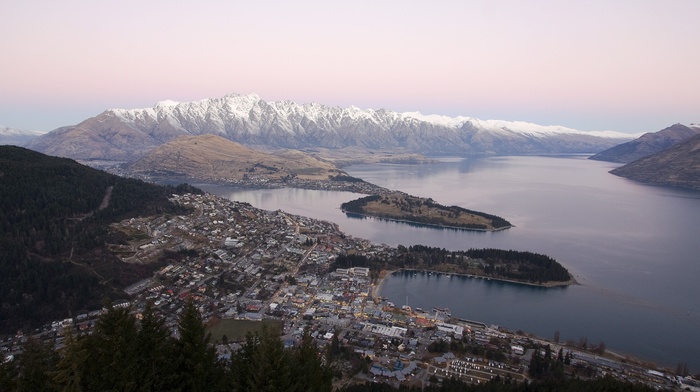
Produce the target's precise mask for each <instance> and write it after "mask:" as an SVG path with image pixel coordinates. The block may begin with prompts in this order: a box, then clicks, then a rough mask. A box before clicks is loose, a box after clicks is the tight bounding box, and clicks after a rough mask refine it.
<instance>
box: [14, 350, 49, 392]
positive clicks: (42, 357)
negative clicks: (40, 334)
mask: <svg viewBox="0 0 700 392" xmlns="http://www.w3.org/2000/svg"><path fill="white" fill-rule="evenodd" d="M57 361H58V356H57V355H56V353H55V352H54V350H53V349H52V348H51V347H49V346H47V345H44V344H42V343H41V342H39V341H37V340H35V339H34V338H30V339H29V341H27V343H26V344H25V345H24V350H23V351H22V354H21V356H20V357H19V369H18V370H19V374H18V378H17V389H16V390H17V391H18V392H25V391H26V392H41V391H50V390H51V377H50V373H51V372H52V371H53V370H54V369H55V367H56V362H57Z"/></svg>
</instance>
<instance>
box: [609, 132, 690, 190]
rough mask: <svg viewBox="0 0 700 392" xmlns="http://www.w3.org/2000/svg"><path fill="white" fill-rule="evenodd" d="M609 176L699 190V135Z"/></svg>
mask: <svg viewBox="0 0 700 392" xmlns="http://www.w3.org/2000/svg"><path fill="white" fill-rule="evenodd" d="M610 173H612V174H615V175H617V176H621V177H626V178H629V179H632V180H636V181H641V182H646V183H650V184H658V185H671V186H679V187H684V188H692V189H700V135H696V136H693V137H692V138H690V139H688V140H686V141H684V142H680V143H678V144H676V145H674V146H672V147H669V148H667V149H665V150H663V151H661V152H659V153H656V154H654V155H650V156H648V157H645V158H642V159H639V160H636V161H634V162H631V163H628V164H626V165H624V166H621V167H618V168H616V169H614V170H612V171H611V172H610Z"/></svg>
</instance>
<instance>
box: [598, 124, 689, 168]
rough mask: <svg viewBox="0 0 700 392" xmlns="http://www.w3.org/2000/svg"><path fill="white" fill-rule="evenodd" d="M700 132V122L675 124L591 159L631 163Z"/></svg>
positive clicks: (602, 152) (600, 153)
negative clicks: (687, 124)
mask: <svg viewBox="0 0 700 392" xmlns="http://www.w3.org/2000/svg"><path fill="white" fill-rule="evenodd" d="M697 134H700V124H690V125H689V126H686V125H683V124H673V125H671V126H670V127H667V128H664V129H662V130H660V131H658V132H653V133H652V132H650V133H645V134H644V135H642V136H640V137H639V138H637V139H635V140H631V141H629V142H627V143H623V144H620V145H617V146H614V147H612V148H609V149H607V150H605V151H601V152H599V153H597V154H595V155H593V156H591V157H590V158H589V159H593V160H597V161H608V162H618V163H630V162H633V161H636V160H638V159H641V158H644V157H647V156H650V155H653V154H656V153H658V152H661V151H663V150H664V149H666V148H669V147H671V146H673V145H675V144H678V143H680V142H683V141H685V140H688V139H690V138H691V137H693V136H695V135H697Z"/></svg>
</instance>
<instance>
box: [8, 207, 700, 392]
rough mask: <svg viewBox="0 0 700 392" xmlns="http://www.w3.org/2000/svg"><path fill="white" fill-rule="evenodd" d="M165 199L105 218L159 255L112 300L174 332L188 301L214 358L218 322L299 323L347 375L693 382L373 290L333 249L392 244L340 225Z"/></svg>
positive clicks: (394, 379)
mask: <svg viewBox="0 0 700 392" xmlns="http://www.w3.org/2000/svg"><path fill="white" fill-rule="evenodd" d="M171 201H172V202H173V203H177V204H180V205H182V206H185V207H189V208H190V211H191V213H190V214H188V215H173V216H157V217H148V218H132V219H128V220H125V221H122V222H119V223H116V224H113V229H115V230H119V231H121V232H122V233H124V234H125V235H127V236H128V238H130V241H129V242H128V244H113V245H111V246H110V249H111V251H112V252H113V253H115V254H117V255H118V256H119V257H120V258H121V259H122V260H123V261H124V262H127V263H140V264H153V263H161V264H163V265H162V267H160V268H159V269H158V270H157V271H156V273H155V274H154V275H153V276H152V277H151V278H149V279H145V280H142V281H139V282H137V283H136V284H133V285H131V286H130V287H127V288H126V289H125V292H126V293H127V294H128V295H129V296H130V298H129V300H124V301H120V302H115V303H113V304H112V306H115V307H128V308H130V309H131V310H132V312H134V313H135V314H136V315H137V317H138V315H139V314H140V313H141V312H143V310H144V309H145V307H146V304H147V303H150V304H152V306H153V307H154V308H155V309H156V311H157V312H158V313H159V314H160V315H162V317H164V318H165V319H166V325H167V326H168V327H169V328H171V330H172V331H173V333H176V331H177V328H176V327H177V322H178V315H179V313H180V312H181V310H182V308H183V306H184V304H185V302H186V301H192V302H193V303H194V304H195V305H196V306H197V308H198V309H199V311H200V313H201V314H202V317H203V319H204V320H208V325H209V326H210V327H211V330H212V331H213V332H212V336H213V338H214V339H213V341H215V342H216V349H217V353H218V355H219V357H220V358H221V359H225V358H227V356H230V353H231V351H232V350H236V349H237V348H238V347H240V340H237V339H235V338H231V337H232V336H233V335H231V334H229V335H228V336H227V334H226V333H223V334H222V333H219V332H216V331H227V330H230V328H228V329H227V325H235V323H240V322H249V323H263V322H269V323H274V324H275V325H277V326H279V328H280V330H281V338H282V340H283V341H284V343H285V345H286V346H293V345H295V344H296V343H297V342H298V340H299V339H300V338H301V336H302V334H303V332H304V330H305V329H308V330H310V331H311V334H312V336H313V337H314V338H315V340H316V343H317V344H318V346H319V348H320V349H323V350H329V349H333V348H336V349H337V347H339V346H342V347H344V348H345V350H346V351H350V352H352V353H353V355H354V357H355V358H356V359H358V360H357V361H354V362H353V361H349V360H347V361H345V363H344V365H342V366H339V367H338V369H339V370H338V373H337V374H338V376H339V377H336V378H337V380H336V381H337V382H339V383H345V384H349V383H352V382H367V381H369V382H384V383H389V384H392V385H394V386H399V385H400V384H406V385H413V386H424V385H428V384H429V383H439V382H440V381H441V380H443V379H446V378H456V379H459V380H461V381H464V382H467V383H472V384H482V383H486V382H489V381H492V380H513V381H516V382H522V381H526V380H529V379H530V377H531V375H532V366H531V365H532V362H533V361H539V360H540V359H542V358H548V357H549V358H550V359H552V358H553V359H552V360H555V361H556V360H559V361H560V362H561V363H562V367H564V364H565V365H566V369H567V371H569V372H571V373H572V374H574V375H576V376H578V377H584V378H593V377H598V376H602V375H611V376H613V377H615V378H618V379H621V380H626V381H633V382H641V383H645V384H648V385H651V386H653V387H656V388H683V389H686V388H689V389H691V390H700V384H698V383H697V382H695V381H694V380H693V379H691V378H681V377H676V376H675V375H674V374H673V372H671V371H669V370H663V369H657V368H655V367H654V366H651V365H644V364H642V363H641V362H639V361H635V360H633V359H631V358H627V357H624V356H617V355H615V354H613V353H610V352H607V351H606V349H605V347H604V346H603V345H602V344H601V346H596V345H591V346H587V344H586V343H583V344H580V343H581V342H559V341H558V337H557V338H556V339H554V340H552V341H548V340H545V339H542V338H539V337H534V336H531V335H527V334H526V333H524V332H522V331H516V332H512V331H508V330H505V329H503V328H500V327H498V326H489V325H486V324H484V323H481V322H478V321H470V320H466V319H460V318H456V317H453V316H452V315H451V314H450V312H449V309H444V308H439V307H437V306H439V304H436V307H435V308H434V309H425V310H423V309H419V308H416V309H412V308H410V307H409V306H408V305H403V306H401V304H398V305H397V304H394V303H392V302H390V301H389V300H388V299H387V298H383V297H381V296H379V289H380V287H381V278H382V277H383V276H384V274H385V273H386V271H373V270H370V269H369V268H366V267H349V268H340V267H338V266H337V265H335V261H336V260H337V259H338V258H339V257H341V256H347V255H360V256H366V257H387V258H388V257H391V256H392V255H394V254H395V253H396V248H393V247H390V246H387V245H381V244H374V243H371V242H369V241H367V240H363V239H359V238H354V237H351V236H347V235H345V234H343V233H342V232H341V231H340V230H339V228H338V226H337V225H336V224H334V223H330V222H325V221H319V220H315V219H311V218H306V217H302V216H296V215H291V214H288V213H285V212H283V211H279V210H278V211H265V210H260V209H257V208H254V207H252V206H251V205H250V204H247V203H241V202H236V201H230V200H227V199H223V198H220V197H216V196H213V195H210V194H202V195H197V194H186V195H172V198H171ZM416 273H419V272H416ZM423 273H424V272H423ZM103 311H104V310H95V311H93V312H89V313H84V314H80V315H76V316H75V317H73V318H67V319H65V320H57V321H55V322H53V323H50V324H47V325H45V326H44V328H43V329H42V330H37V331H34V332H35V334H34V335H36V336H37V337H38V338H40V339H41V340H43V341H49V342H53V343H54V345H55V347H56V348H61V347H62V345H63V340H64V336H65V332H66V331H67V330H72V331H73V332H74V333H89V331H90V329H91V328H92V325H93V323H94V322H95V320H96V319H97V318H98V317H99V316H100V314H101V313H102V312H103ZM27 339H28V336H27V335H25V334H22V333H18V334H17V335H16V336H14V337H11V338H8V339H6V340H5V341H3V342H2V345H1V350H2V353H3V355H4V357H5V361H10V360H12V359H13V358H14V357H15V356H17V355H19V354H21V349H22V343H23V342H26V341H27Z"/></svg>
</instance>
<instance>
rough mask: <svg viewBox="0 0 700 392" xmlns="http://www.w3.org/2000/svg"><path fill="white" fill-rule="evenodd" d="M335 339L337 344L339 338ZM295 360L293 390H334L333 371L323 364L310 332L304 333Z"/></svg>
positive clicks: (311, 391)
mask: <svg viewBox="0 0 700 392" xmlns="http://www.w3.org/2000/svg"><path fill="white" fill-rule="evenodd" d="M333 338H334V339H335V341H336V343H337V340H338V338H337V337H336V336H333ZM338 346H339V345H338ZM338 351H339V350H338ZM293 359H294V361H293V362H292V363H293V368H292V374H293V379H294V385H293V388H292V390H294V391H299V392H302V391H309V392H322V391H330V390H331V389H332V373H331V370H330V368H329V367H327V366H325V365H323V364H322V363H321V358H320V357H319V354H318V347H317V346H316V343H315V342H314V340H313V338H312V337H311V335H310V334H309V331H308V330H305V331H304V335H303V336H302V338H301V344H300V345H299V347H298V348H296V349H295V350H294V352H293Z"/></svg>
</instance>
